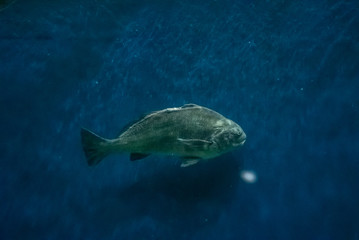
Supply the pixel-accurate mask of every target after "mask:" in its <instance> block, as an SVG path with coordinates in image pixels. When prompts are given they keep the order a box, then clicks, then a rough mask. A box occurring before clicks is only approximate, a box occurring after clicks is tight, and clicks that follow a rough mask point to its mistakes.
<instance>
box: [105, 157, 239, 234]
mask: <svg viewBox="0 0 359 240" xmlns="http://www.w3.org/2000/svg"><path fill="white" fill-rule="evenodd" d="M167 162H168V161H166V163H167ZM170 164H171V163H169V164H168V165H166V164H165V163H164V166H162V165H161V167H158V168H160V169H157V168H156V172H153V173H151V174H150V175H147V176H145V177H139V179H138V181H137V182H136V183H134V184H132V185H131V186H128V187H126V188H124V189H120V190H118V189H117V190H115V189H113V188H112V187H110V188H106V189H103V191H102V193H101V196H102V199H103V200H104V198H105V199H106V200H105V201H107V203H105V204H101V205H102V207H100V209H98V213H100V214H101V215H102V218H104V219H103V220H105V219H106V220H105V221H106V222H107V224H110V222H112V224H116V223H117V224H118V223H119V222H121V223H124V222H128V221H134V220H136V221H138V220H139V219H143V218H150V219H151V221H153V222H156V224H159V223H161V224H163V225H165V226H166V228H168V229H169V231H171V229H175V228H178V224H183V223H184V222H186V223H187V224H188V225H187V224H186V226H187V228H190V229H192V228H193V230H195V229H197V228H198V227H200V226H203V227H204V226H207V227H208V226H209V225H211V223H212V224H214V223H216V220H218V218H219V216H220V214H221V213H222V212H223V211H226V210H228V207H230V206H231V204H230V203H231V201H233V199H234V195H235V193H236V189H237V188H238V184H239V182H240V181H239V180H238V169H239V167H240V163H239V161H238V159H236V158H235V157H234V155H232V154H226V155H224V156H222V157H219V158H217V159H214V160H210V161H208V162H204V163H200V164H197V165H195V166H192V167H188V168H180V167H178V166H176V165H173V164H172V165H170ZM162 168H163V169H162ZM157 170H158V171H157ZM105 208H106V209H105ZM107 226H108V225H107ZM190 229H187V230H190Z"/></svg>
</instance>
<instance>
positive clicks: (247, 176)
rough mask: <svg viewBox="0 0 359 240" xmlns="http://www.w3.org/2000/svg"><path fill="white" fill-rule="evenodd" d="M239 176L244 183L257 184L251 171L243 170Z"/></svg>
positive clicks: (254, 174) (255, 177)
mask: <svg viewBox="0 0 359 240" xmlns="http://www.w3.org/2000/svg"><path fill="white" fill-rule="evenodd" d="M240 176H241V178H242V180H243V181H245V182H246V183H255V182H257V175H256V173H255V172H253V171H248V170H243V171H241V172H240Z"/></svg>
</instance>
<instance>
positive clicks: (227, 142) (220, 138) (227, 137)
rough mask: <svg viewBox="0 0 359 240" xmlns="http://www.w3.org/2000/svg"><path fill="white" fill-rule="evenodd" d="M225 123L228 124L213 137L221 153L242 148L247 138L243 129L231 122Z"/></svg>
mask: <svg viewBox="0 0 359 240" xmlns="http://www.w3.org/2000/svg"><path fill="white" fill-rule="evenodd" d="M227 122H228V124H226V125H225V126H222V128H221V129H220V131H218V132H217V134H216V135H215V136H214V139H215V142H216V143H217V146H218V147H219V150H220V151H223V152H226V151H230V150H232V149H233V148H236V147H240V146H242V145H243V144H244V143H245V141H246V138H247V136H246V134H245V133H244V131H243V129H242V128H241V127H240V126H239V125H238V124H237V123H235V122H233V121H232V120H227Z"/></svg>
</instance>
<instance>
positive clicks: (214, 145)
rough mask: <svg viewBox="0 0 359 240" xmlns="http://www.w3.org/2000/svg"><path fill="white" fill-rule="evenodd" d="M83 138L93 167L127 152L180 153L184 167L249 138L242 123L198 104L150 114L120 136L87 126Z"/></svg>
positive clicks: (140, 154) (133, 154)
mask: <svg viewBox="0 0 359 240" xmlns="http://www.w3.org/2000/svg"><path fill="white" fill-rule="evenodd" d="M81 137H82V146H83V149H84V152H85V155H86V158H87V162H88V165H90V166H92V165H96V164H98V163H99V162H100V161H101V160H102V159H103V158H104V157H106V156H107V155H108V154H111V153H125V152H127V153H130V154H131V156H130V159H131V160H132V161H133V160H138V159H142V158H144V157H146V156H148V155H150V154H165V155H172V156H179V157H181V159H182V164H181V167H187V166H191V165H193V164H196V163H198V162H199V161H200V160H201V159H210V158H214V157H217V156H219V155H221V154H223V153H226V152H228V151H231V150H232V149H234V148H236V147H239V146H242V145H243V144H244V142H245V141H246V134H245V133H244V131H243V130H242V128H241V127H240V126H239V125H238V124H236V123H235V122H233V121H232V120H229V119H227V118H225V117H223V116H222V115H221V114H219V113H217V112H215V111H213V110H211V109H208V108H205V107H201V106H199V105H196V104H186V105H184V106H182V107H178V108H167V109H164V110H160V111H157V112H153V113H151V114H148V115H146V116H145V117H143V118H142V119H140V120H139V121H137V122H135V123H134V124H132V125H130V126H129V127H128V128H127V129H126V130H125V131H123V132H122V134H120V136H119V137H118V138H116V139H111V140H110V139H104V138H102V137H99V136H97V135H96V134H94V133H92V132H90V131H89V130H86V129H84V128H82V129H81Z"/></svg>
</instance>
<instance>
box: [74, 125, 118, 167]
mask: <svg viewBox="0 0 359 240" xmlns="http://www.w3.org/2000/svg"><path fill="white" fill-rule="evenodd" d="M81 142H82V148H83V150H84V152H85V156H86V158H87V164H88V165H89V166H94V165H97V164H98V163H99V162H101V161H102V160H103V159H104V158H105V157H106V156H107V155H108V154H110V153H111V148H110V146H111V143H110V140H108V139H105V138H102V137H100V136H98V135H96V134H95V133H93V132H91V131H89V130H87V129H85V128H81Z"/></svg>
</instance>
